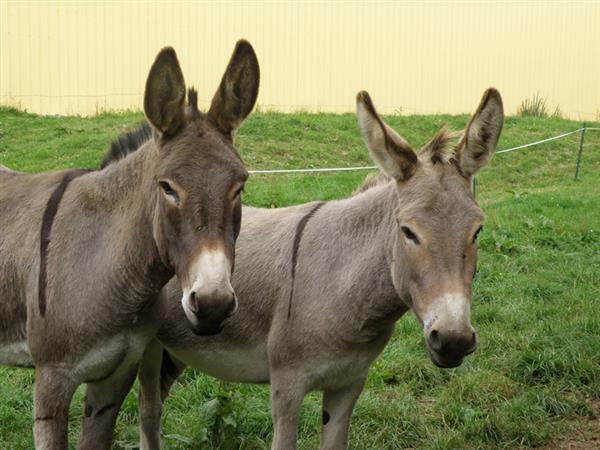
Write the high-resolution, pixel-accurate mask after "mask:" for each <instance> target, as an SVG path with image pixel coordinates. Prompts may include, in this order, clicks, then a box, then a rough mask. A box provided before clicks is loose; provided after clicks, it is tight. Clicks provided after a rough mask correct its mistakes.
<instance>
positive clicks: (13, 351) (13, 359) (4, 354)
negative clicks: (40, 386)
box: [0, 341, 33, 367]
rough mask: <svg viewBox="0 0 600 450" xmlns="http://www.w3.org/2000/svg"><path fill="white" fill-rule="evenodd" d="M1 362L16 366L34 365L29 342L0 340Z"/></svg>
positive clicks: (5, 364)
mask: <svg viewBox="0 0 600 450" xmlns="http://www.w3.org/2000/svg"><path fill="white" fill-rule="evenodd" d="M0 364H1V365H4V366H14V367H33V360H32V359H31V354H30V353H29V348H28V347H27V342H25V341H19V342H0Z"/></svg>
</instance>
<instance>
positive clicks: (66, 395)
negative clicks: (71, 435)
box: [0, 40, 259, 449]
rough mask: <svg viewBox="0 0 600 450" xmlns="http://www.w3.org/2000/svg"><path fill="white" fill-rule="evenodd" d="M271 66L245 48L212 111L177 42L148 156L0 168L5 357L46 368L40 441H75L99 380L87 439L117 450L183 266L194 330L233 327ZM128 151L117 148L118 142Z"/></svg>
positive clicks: (155, 76)
mask: <svg viewBox="0 0 600 450" xmlns="http://www.w3.org/2000/svg"><path fill="white" fill-rule="evenodd" d="M258 85H259V67H258V61H257V59H256V55H255V53H254V50H253V49H252V46H251V45H250V44H249V43H248V42H246V41H244V40H241V41H239V42H238V43H237V45H236V47H235V49H234V52H233V55H232V57H231V60H230V62H229V65H228V66H227V69H226V71H225V73H224V75H223V78H222V80H221V84H220V86H219V88H218V90H217V92H216V94H215V95H214V98H213V100H212V104H211V106H210V109H209V111H208V113H201V112H200V111H199V110H198V105H197V93H196V91H194V90H193V89H191V90H190V91H189V92H188V101H187V102H186V99H185V97H186V88H185V83H184V79H183V74H182V72H181V68H180V66H179V62H178V60H177V56H176V54H175V51H174V50H173V49H172V48H169V47H167V48H164V49H163V50H161V51H160V53H159V54H158V56H157V57H156V60H155V61H154V64H153V65H152V67H151V69H150V72H149V75H148V79H147V82H146V88H145V93H144V112H145V115H146V118H147V121H148V123H149V127H147V128H143V129H141V130H140V131H139V132H138V133H137V135H136V134H134V135H130V136H129V139H137V138H140V136H141V135H143V134H146V135H147V136H146V137H147V138H148V139H147V141H146V142H145V144H144V145H143V146H141V148H140V149H139V151H137V152H136V153H135V154H132V155H130V156H128V157H126V158H124V159H121V160H120V161H118V162H116V163H114V164H109V165H106V167H104V168H103V169H102V170H99V171H90V172H85V171H62V172H52V173H41V174H33V175H31V174H24V173H18V172H13V171H8V170H2V171H0V230H2V231H1V233H0V363H2V364H6V365H13V366H24V367H35V372H36V381H35V394H34V427H33V429H34V439H35V445H36V448H38V449H66V448H67V446H68V442H67V441H68V437H67V427H68V423H67V422H68V411H69V404H70V402H71V398H72V395H73V392H74V391H75V389H76V388H77V386H79V385H80V384H82V383H87V390H86V401H85V410H84V416H85V418H84V424H83V432H82V438H81V439H80V442H79V446H80V448H85V449H88V448H108V447H109V446H110V443H111V440H112V433H109V434H105V435H102V436H99V435H97V434H96V433H93V432H89V431H88V428H89V427H90V426H96V424H98V423H99V424H102V425H103V426H104V427H106V428H108V429H112V428H113V427H114V423H115V420H116V416H117V412H118V409H119V408H118V407H119V405H120V404H121V401H122V400H123V398H124V396H125V395H126V393H127V391H128V390H129V387H130V386H131V383H132V382H133V380H134V378H135V377H134V376H132V368H135V367H137V364H138V362H139V360H140V358H141V356H142V353H143V351H144V348H145V347H146V345H147V343H148V342H149V340H150V339H151V338H152V337H153V336H154V335H155V333H156V331H157V330H158V327H159V325H160V320H161V318H160V317H158V316H157V315H156V314H154V313H153V312H155V311H156V309H155V308H153V305H154V304H156V303H157V302H158V301H159V298H160V295H161V294H160V293H161V288H162V287H163V286H164V285H165V283H167V281H168V280H169V279H171V278H172V277H173V276H174V275H177V278H178V279H179V280H180V281H181V283H182V286H184V289H185V294H184V295H183V296H182V297H181V303H182V305H183V308H182V305H181V304H180V301H179V300H177V301H176V302H177V304H178V308H179V309H181V310H182V312H183V311H185V314H184V316H183V317H182V321H183V322H185V323H186V324H185V326H186V327H188V328H189V329H190V331H193V332H195V333H199V334H213V333H215V332H218V331H220V329H221V326H222V325H221V324H222V322H223V320H224V319H225V318H226V317H228V316H229V315H231V314H232V312H233V311H234V309H235V308H236V305H237V300H236V297H235V295H234V291H233V288H232V286H231V282H230V276H231V271H232V267H233V261H234V242H235V240H236V238H237V235H238V233H239V229H240V221H241V203H240V192H241V189H242V188H243V186H244V183H245V181H246V179H247V176H248V174H247V171H246V169H245V167H244V164H243V162H242V160H241V158H240V156H239V154H238V153H237V150H236V149H235V147H234V145H233V134H234V130H235V129H236V128H237V127H239V125H240V124H241V123H242V121H243V120H244V119H245V118H246V116H247V115H248V114H249V113H250V111H251V110H252V108H253V106H254V103H255V101H256V97H257V94H258ZM115 150H118V146H115Z"/></svg>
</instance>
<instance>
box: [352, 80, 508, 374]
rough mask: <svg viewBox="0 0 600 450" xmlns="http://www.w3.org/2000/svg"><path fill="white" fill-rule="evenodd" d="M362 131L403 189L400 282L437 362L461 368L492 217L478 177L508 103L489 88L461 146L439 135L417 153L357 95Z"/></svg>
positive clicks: (472, 340) (397, 246) (396, 247)
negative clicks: (487, 218) (481, 240)
mask: <svg viewBox="0 0 600 450" xmlns="http://www.w3.org/2000/svg"><path fill="white" fill-rule="evenodd" d="M357 114H358V122H359V126H360V130H361V133H362V136H363V139H364V140H365V142H366V144H367V147H368V148H369V152H370V154H371V157H372V158H373V160H374V161H375V163H376V164H377V165H378V166H379V168H380V169H381V170H382V171H383V172H384V173H385V174H386V175H387V176H389V177H390V178H392V179H393V180H394V181H395V183H396V187H397V190H398V195H399V202H398V205H399V206H398V209H397V210H396V211H395V212H394V214H395V218H396V225H395V239H394V243H393V250H392V264H391V271H392V279H393V282H394V286H395V287H396V290H397V292H398V294H399V295H400V297H401V298H402V300H403V301H404V302H405V303H406V304H407V305H408V306H409V307H410V308H411V309H412V310H413V312H414V313H415V315H416V316H417V318H418V319H419V321H420V322H421V324H422V326H423V330H424V333H425V339H426V341H427V346H428V348H429V351H430V353H431V358H432V360H433V362H434V363H435V364H436V365H438V366H440V367H456V366H458V365H460V364H461V363H462V361H463V358H464V357H465V356H466V355H468V354H470V353H472V352H473V351H475V349H476V347H477V336H476V333H475V330H474V328H473V327H472V326H471V320H470V309H471V307H470V306H471V288H472V283H473V277H474V275H475V271H476V265H477V244H476V239H477V235H478V234H479V232H480V231H481V229H482V227H483V221H484V215H483V212H482V211H481V209H480V208H479V206H478V205H477V203H476V201H475V199H474V197H473V193H472V191H471V183H472V179H473V176H474V175H475V174H476V173H477V172H478V171H479V170H480V169H481V168H482V167H483V166H485V165H486V164H487V163H488V161H489V160H490V158H491V157H492V155H493V153H494V151H495V149H496V145H497V144H498V139H499V138H500V132H501V130H502V125H503V122H504V113H503V108H502V99H501V97H500V94H499V93H498V91H496V90H495V89H488V90H487V91H486V92H485V94H484V95H483V99H482V100H481V104H480V105H479V108H478V109H477V111H476V112H475V115H474V116H473V117H472V118H471V120H470V122H469V124H468V125H467V128H466V130H465V132H464V134H463V137H462V138H461V140H460V142H459V143H458V145H456V146H454V148H451V147H450V148H449V144H450V141H451V140H452V139H451V134H450V133H448V132H447V131H441V132H440V133H438V134H437V135H436V136H435V137H434V138H433V139H432V140H431V141H430V142H429V143H428V144H427V145H426V146H425V147H424V148H423V150H422V151H421V152H420V153H419V154H417V153H416V152H415V151H414V150H413V149H412V148H411V147H410V146H409V144H408V143H407V142H406V141H405V140H404V139H403V138H402V137H400V136H399V135H398V134H397V133H396V132H395V131H394V130H392V129H391V128H390V127H389V126H388V125H386V124H385V123H384V122H383V120H382V119H381V117H379V115H378V114H377V112H376V111H375V108H374V106H373V103H372V101H371V99H370V97H369V94H367V93H366V92H360V93H359V94H358V97H357Z"/></svg>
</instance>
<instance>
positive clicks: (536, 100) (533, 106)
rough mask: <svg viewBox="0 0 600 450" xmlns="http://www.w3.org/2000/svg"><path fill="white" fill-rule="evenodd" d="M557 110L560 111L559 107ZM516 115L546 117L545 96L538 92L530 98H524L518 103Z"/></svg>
mask: <svg viewBox="0 0 600 450" xmlns="http://www.w3.org/2000/svg"><path fill="white" fill-rule="evenodd" d="M558 110H559V112H560V108H559V109H558ZM517 115H518V116H521V117H548V105H547V100H546V98H545V97H542V96H541V95H540V93H539V92H537V93H536V94H535V95H534V96H533V97H531V98H526V99H525V100H523V101H522V102H521V104H520V105H519V108H518V109H517Z"/></svg>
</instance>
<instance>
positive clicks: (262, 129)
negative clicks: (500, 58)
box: [0, 109, 600, 449]
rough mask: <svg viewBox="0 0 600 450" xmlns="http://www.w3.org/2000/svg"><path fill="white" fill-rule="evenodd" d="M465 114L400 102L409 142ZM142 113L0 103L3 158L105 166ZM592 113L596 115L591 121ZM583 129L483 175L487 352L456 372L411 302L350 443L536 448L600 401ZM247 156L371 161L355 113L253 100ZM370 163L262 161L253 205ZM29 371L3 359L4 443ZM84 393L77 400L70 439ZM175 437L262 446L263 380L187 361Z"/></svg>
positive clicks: (531, 132)
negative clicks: (206, 371) (284, 109)
mask: <svg viewBox="0 0 600 450" xmlns="http://www.w3.org/2000/svg"><path fill="white" fill-rule="evenodd" d="M467 119H468V118H467V116H444V115H439V116H407V117H405V116H391V117H388V118H387V120H388V122H389V123H390V124H391V125H392V126H393V127H394V128H396V129H397V130H398V131H400V132H401V133H402V134H403V135H404V136H405V137H406V138H407V140H408V141H409V142H411V143H412V145H413V146H415V147H420V146H421V145H423V144H424V143H425V142H426V141H427V140H428V139H429V138H430V137H431V136H432V135H433V134H434V133H435V132H436V131H437V130H438V129H439V127H441V126H442V125H448V126H449V127H450V128H453V129H462V128H463V127H464V125H465V123H466V121H467ZM140 120H141V115H140V114H136V113H126V114H103V115H100V116H98V117H93V118H77V117H66V118H54V117H39V116H33V115H29V114H25V113H21V112H18V111H15V110H10V109H0V164H3V165H7V166H9V167H11V168H14V169H18V170H23V171H28V172H36V171H42V170H50V169H57V168H64V167H90V168H92V167H97V166H98V162H99V161H100V159H101V155H102V154H103V152H104V150H105V149H106V148H107V145H108V142H109V141H110V140H111V139H113V138H114V137H115V136H116V135H117V134H119V133H121V132H123V131H124V130H126V129H127V128H128V127H130V126H132V125H135V124H137V123H138V122H139V121H140ZM579 126H580V124H579V123H576V122H572V121H567V120H563V119H559V118H538V117H509V118H507V120H506V124H505V128H504V132H503V135H502V139H501V142H500V145H499V147H500V148H507V147H511V146H514V145H519V144H523V143H527V142H532V141H536V140H539V139H543V138H546V137H549V136H553V135H557V134H560V133H563V132H565V131H570V130H573V129H577V128H578V127H579ZM589 126H600V125H599V124H590V125H589ZM578 139H579V136H578V135H572V136H569V137H567V138H565V139H561V140H557V141H553V142H549V143H547V144H543V145H541V146H538V147H533V148H529V149H526V150H522V151H516V152H512V153H507V154H501V155H497V157H495V158H494V160H493V162H492V164H491V166H490V167H488V168H487V169H486V170H485V171H484V172H483V173H482V174H481V175H480V176H479V177H478V183H477V192H478V194H477V195H478V200H479V202H480V203H481V205H482V206H483V208H484V211H485V212H486V214H487V224H486V227H485V230H484V232H483V233H482V235H481V238H480V239H481V241H480V262H479V273H478V276H477V280H476V283H475V291H474V305H473V323H474V325H475V326H476V328H477V330H478V333H479V336H480V347H479V349H478V351H477V352H476V353H475V354H474V355H473V356H472V357H470V358H468V360H467V361H466V362H465V364H464V365H463V366H462V367H460V368H458V369H453V370H446V371H444V370H441V369H438V368H436V367H434V366H433V364H432V363H431V362H430V360H429V357H428V356H427V354H426V350H425V346H424V342H423V338H422V334H421V331H420V329H419V326H418V324H417V321H416V320H415V319H414V318H413V317H412V316H407V317H405V318H403V319H401V320H400V321H399V322H398V326H397V331H396V333H395V335H394V337H393V339H392V341H391V343H390V344H389V345H388V346H387V348H386V349H385V351H384V352H383V354H382V355H381V356H380V358H379V359H378V360H377V362H376V363H375V365H374V366H373V368H372V369H371V371H370V376H369V380H368V383H367V387H366V389H365V391H364V393H363V395H362V396H361V398H360V400H359V402H358V404H357V407H356V410H355V414H354V418H353V422H352V427H351V438H350V442H351V448H356V449H367V448H369V449H400V448H418V449H454V448H461V449H462V448H468V449H494V448H521V447H534V446H540V445H544V444H546V443H548V442H549V441H550V440H551V439H552V438H553V437H554V436H557V435H558V434H560V433H563V432H569V431H573V429H574V428H576V427H577V424H578V420H583V418H585V417H588V416H591V415H593V414H597V411H594V409H593V406H592V405H593V403H594V402H598V400H599V399H600V303H599V302H600V269H599V268H600V132H592V131H590V132H588V133H587V135H586V145H585V150H584V155H583V164H582V170H581V173H580V180H579V181H577V182H575V181H573V175H574V171H575V159H576V153H577V145H578ZM237 144H238V148H239V149H240V151H241V153H242V155H243V157H244V159H245V161H246V164H247V166H248V167H249V168H252V169H259V168H297V167H329V166H354V165H371V164H372V163H371V161H370V160H369V158H368V155H367V152H366V149H365V147H364V145H363V144H362V142H361V139H360V137H359V133H358V131H357V127H356V123H355V118H354V116H353V115H351V114H345V115H332V114H318V115H317V114H303V113H299V114H290V115H286V114H278V113H259V114H254V115H253V117H252V118H251V119H249V120H248V122H247V123H246V124H245V125H244V126H243V128H242V129H241V130H240V132H239V134H238V140H237ZM364 176H365V173H364V172H358V173H334V174H331V173H329V174H318V175H303V174H294V175H254V176H252V177H251V179H250V181H249V182H248V186H247V188H246V193H245V197H244V200H245V202H246V203H247V204H251V205H257V206H266V207H277V206H285V205H289V204H294V203H302V202H306V201H310V200H315V199H333V198H339V197H342V196H345V195H348V194H349V193H350V192H352V191H353V189H354V188H355V187H356V186H357V185H359V184H360V182H361V180H362V178H363V177H364ZM32 386H33V373H32V372H31V371H28V370H22V369H11V368H0V399H1V401H0V448H11V449H28V448H32V447H33V443H32V436H31V426H32V420H31V415H32V413H31V408H32V400H31V398H32ZM82 398H83V393H82V390H81V389H80V390H79V391H78V392H77V395H76V397H75V400H74V402H73V406H72V409H71V411H72V414H71V419H72V425H71V438H72V442H73V443H74V442H75V439H76V436H77V433H78V426H79V425H78V424H79V421H80V418H81V404H82ZM319 400H320V396H319V395H317V394H311V395H310V396H309V397H308V398H307V399H306V401H305V403H304V405H303V409H302V414H301V421H300V445H301V448H304V449H309V448H315V447H317V443H318V430H319V418H320V409H319ZM163 423H164V429H163V431H164V434H165V435H166V436H165V441H164V442H165V445H166V448H173V449H188V448H227V449H230V448H244V449H252V448H257V449H258V448H268V446H269V444H270V439H271V419H270V405H269V393H268V388H267V387H264V386H251V385H235V384H228V383H221V382H218V381H215V380H214V379H211V378H209V377H206V376H203V375H199V374H195V373H193V372H191V371H186V372H185V374H184V375H183V376H182V377H181V379H180V382H179V383H178V384H177V385H176V386H175V388H174V390H173V394H172V396H171V397H170V398H169V401H168V403H167V405H166V409H165V414H164V421H163ZM136 442H137V413H136V395H135V393H131V394H130V395H129V396H128V398H127V400H126V402H125V405H124V408H123V411H122V413H121V415H120V417H119V422H118V427H117V436H116V447H117V448H135V445H136Z"/></svg>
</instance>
